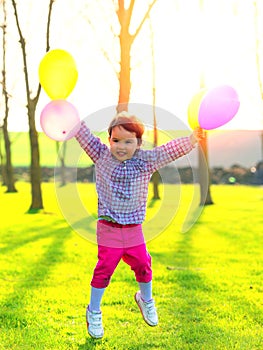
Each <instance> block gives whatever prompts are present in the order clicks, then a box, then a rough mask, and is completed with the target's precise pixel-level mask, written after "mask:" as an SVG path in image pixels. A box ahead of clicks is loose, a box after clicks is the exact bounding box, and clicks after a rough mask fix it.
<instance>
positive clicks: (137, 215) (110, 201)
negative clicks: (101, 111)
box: [76, 112, 202, 338]
mask: <svg viewBox="0 0 263 350" xmlns="http://www.w3.org/2000/svg"><path fill="white" fill-rule="evenodd" d="M143 133H144V125H143V124H142V123H141V121H139V120H138V119H137V118H136V117H135V116H132V115H129V114H128V113H127V112H122V113H120V114H118V115H117V116H116V117H115V118H113V120H112V122H111V123H110V125H109V128H108V134H109V144H110V146H109V147H108V146H106V145H105V144H103V143H102V142H101V140H100V139H99V138H98V137H95V136H94V135H93V134H92V133H91V131H90V130H89V129H88V128H87V126H86V124H85V123H84V122H82V123H81V127H80V130H79V132H78V133H77V135H76V139H77V141H78V142H79V144H80V146H81V147H82V148H83V149H84V151H85V152H86V153H87V154H88V155H89V157H90V158H91V159H92V161H93V162H94V164H95V169H96V190H97V194H98V222H97V242H98V262H97V265H96V267H95V269H94V273H93V277H92V281H91V296H90V302H89V305H88V307H87V311H86V317H87V327H88V333H89V334H90V336H91V337H93V338H102V337H103V334H104V330H103V325H102V313H101V308H100V305H101V300H102V296H103V293H104V291H105V289H106V287H107V286H108V285H109V283H110V280H111V276H112V274H113V272H114V270H115V268H116V267H117V265H118V263H119V262H120V260H121V259H122V260H123V261H124V262H125V263H127V264H128V265H129V266H130V267H131V269H132V270H133V271H134V274H135V277H136V281H137V282H138V285H139V291H138V292H137V293H136V294H135V301H136V303H137V305H138V307H139V309H140V311H141V314H142V317H143V319H144V321H145V322H146V323H147V324H148V325H150V326H156V325H157V324H158V316H157V312H156V308H155V303H154V299H153V298H152V269H151V256H150V254H149V253H148V251H147V249H146V244H145V240H144V236H143V232H142V222H143V221H144V218H145V212H146V202H147V194H148V183H149V181H150V178H151V175H152V174H153V173H154V172H155V171H156V170H157V169H159V168H161V167H163V166H165V165H167V164H168V163H170V162H172V161H174V160H175V159H177V158H179V157H182V156H183V155H185V154H187V153H189V152H190V151H191V150H192V149H193V148H194V145H195V144H196V142H198V141H199V140H200V139H201V138H202V130H201V129H200V128H199V129H196V130H194V132H193V133H192V134H191V135H190V136H189V137H183V138H179V139H175V140H172V141H170V142H168V143H166V144H165V145H162V146H159V147H156V148H154V149H152V150H142V149H141V144H142V135H143Z"/></svg>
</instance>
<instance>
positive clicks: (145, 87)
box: [0, 0, 263, 131]
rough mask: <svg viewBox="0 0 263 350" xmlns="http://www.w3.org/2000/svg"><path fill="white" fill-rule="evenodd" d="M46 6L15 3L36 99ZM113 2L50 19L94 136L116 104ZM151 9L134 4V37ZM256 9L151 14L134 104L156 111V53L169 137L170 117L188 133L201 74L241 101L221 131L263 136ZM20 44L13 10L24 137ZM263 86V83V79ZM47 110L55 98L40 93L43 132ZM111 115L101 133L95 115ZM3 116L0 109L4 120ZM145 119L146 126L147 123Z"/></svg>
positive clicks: (136, 49) (62, 9)
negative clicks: (74, 71) (69, 59)
mask: <svg viewBox="0 0 263 350" xmlns="http://www.w3.org/2000/svg"><path fill="white" fill-rule="evenodd" d="M48 2H49V1H48V0H41V1H37V2H36V1H31V0H17V3H18V5H19V6H18V13H19V16H20V19H21V26H22V31H23V34H24V36H25V38H26V41H27V53H28V57H27V58H28V64H29V67H30V84H31V88H32V91H36V88H37V84H38V67H39V63H40V60H41V59H42V58H43V56H44V54H45V26H46V18H47V10H48V9H47V8H48ZM113 2H114V1H113ZM113 2H112V1H110V0H100V1H96V2H94V1H88V0H86V1H84V0H78V1H75V0H56V2H55V3H54V7H53V14H52V19H51V20H52V26H51V40H50V43H51V49H56V48H62V49H64V50H67V51H68V52H69V53H71V54H72V56H73V57H74V59H75V61H76V64H77V68H78V73H79V78H78V82H77V84H76V86H75V88H74V90H73V92H72V93H71V95H70V96H69V97H68V101H69V102H71V103H73V104H74V105H75V107H76V108H77V109H78V111H79V114H80V117H81V118H86V117H87V116H89V115H90V116H91V118H90V126H91V128H94V129H96V130H101V129H104V128H105V127H106V126H107V123H108V121H109V120H110V119H111V118H112V116H113V115H110V114H111V113H114V110H115V106H116V103H117V101H118V80H117V76H116V69H118V53H119V49H118V39H117V37H116V35H115V36H114V35H112V29H113V31H114V32H115V34H117V33H118V29H119V27H118V21H117V18H116V16H114V12H113V11H114V7H113V6H112V3H113ZM116 2H117V1H115V3H116ZM147 3H148V0H141V1H137V2H136V5H135V8H134V16H133V20H132V23H131V31H133V30H134V28H136V26H137V25H138V23H139V21H140V19H141V17H142V15H143V13H144V11H145V8H146V6H147ZM253 3H254V1H252V0H242V1H241V0H240V1H239V0H220V1H219V0H209V1H208V0H204V11H203V13H201V12H200V10H199V1H198V0H188V1H183V0H166V1H165V2H164V1H161V0H158V1H157V2H156V4H155V6H154V7H153V9H152V12H151V26H152V28H153V38H152V37H151V31H150V25H149V21H147V22H146V24H145V25H144V27H143V28H142V31H141V33H140V35H139V36H138V37H137V39H136V41H135V42H134V46H133V50H132V53H131V58H132V70H131V77H132V90H131V100H130V102H132V103H135V104H136V105H140V104H142V105H144V104H147V105H151V104H152V83H153V76H152V72H153V66H152V59H151V53H152V51H151V50H152V48H153V49H154V53H155V56H154V57H155V62H154V63H155V82H156V105H157V106H158V107H159V110H166V111H168V112H169V113H168V114H167V115H169V118H166V119H165V118H164V117H163V113H161V114H159V115H158V114H157V123H158V126H160V127H161V128H163V129H170V128H171V127H173V123H172V117H171V116H170V113H172V114H173V115H174V116H175V118H179V119H180V120H182V121H183V122H184V123H185V125H186V126H187V125H188V122H187V109H188V106H189V103H190V100H191V99H192V97H193V96H194V95H195V94H196V93H198V91H199V89H200V72H201V70H204V72H205V82H206V87H207V88H208V89H212V88H213V87H215V86H219V85H225V84H227V85H230V86H232V87H233V88H234V89H235V90H236V91H237V93H238V96H239V100H240V108H239V111H238V113H237V114H236V116H235V117H234V118H233V119H232V120H231V121H230V122H229V123H228V124H227V125H225V126H224V127H222V129H227V130H231V129H236V130H238V129H243V130H262V129H263V102H262V100H261V97H260V89H259V83H258V77H257V70H256V53H255V44H256V41H255V21H254V6H253ZM258 3H259V13H260V16H261V17H262V13H263V5H262V4H261V3H262V2H260V1H258ZM21 5H22V6H21ZM234 14H235V15H234ZM87 18H89V20H88V19H87ZM259 23H260V24H259V26H258V31H259V33H261V37H263V20H261V21H259ZM111 28H112V29H111ZM17 39H18V37H17V30H16V27H15V24H14V16H13V12H12V8H11V9H9V11H8V42H9V44H8V52H7V58H8V67H7V69H8V89H9V93H10V95H11V96H12V98H11V99H10V117H9V129H10V130H13V131H25V130H27V129H28V123H27V116H26V110H25V107H24V106H25V93H24V91H25V90H24V80H23V71H22V61H21V51H20V47H19V46H18V44H17ZM104 52H107V56H108V57H109V59H107V58H105V55H104ZM260 55H261V57H262V59H261V61H262V62H263V42H261V43H260ZM262 71H263V63H262ZM261 79H262V81H263V76H262V74H261ZM48 102H50V99H49V97H48V96H47V95H46V94H45V92H44V91H42V92H41V96H40V101H39V104H38V107H37V112H36V123H37V126H38V129H39V130H40V131H41V128H40V126H39V116H40V113H41V111H42V109H43V108H44V107H45V105H46V104H47V103H48ZM105 108H106V111H107V112H108V114H107V116H106V115H105V120H103V122H102V123H101V125H98V121H97V120H96V112H99V111H101V110H104V109H105ZM2 115H3V104H2V103H1V116H0V117H2ZM92 115H93V118H92ZM94 116H95V117H94ZM140 117H141V118H142V119H143V116H140Z"/></svg>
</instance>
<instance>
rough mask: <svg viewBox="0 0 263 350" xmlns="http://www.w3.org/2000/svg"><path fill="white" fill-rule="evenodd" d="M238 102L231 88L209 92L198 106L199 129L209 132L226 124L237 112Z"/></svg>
mask: <svg viewBox="0 0 263 350" xmlns="http://www.w3.org/2000/svg"><path fill="white" fill-rule="evenodd" d="M239 106H240V102H239V99H238V95H237V93H236V91H235V89H233V88H232V87H231V86H228V85H222V86H218V87H216V88H214V89H211V90H209V91H208V92H207V93H206V94H205V96H204V97H203V100H202V102H201V104H200V108H199V114H198V121H199V125H200V127H201V128H203V129H205V130H211V129H215V128H218V127H219V126H222V125H224V124H226V123H228V122H229V121H230V120H231V119H232V118H234V116H235V115H236V113H237V112H238V109H239Z"/></svg>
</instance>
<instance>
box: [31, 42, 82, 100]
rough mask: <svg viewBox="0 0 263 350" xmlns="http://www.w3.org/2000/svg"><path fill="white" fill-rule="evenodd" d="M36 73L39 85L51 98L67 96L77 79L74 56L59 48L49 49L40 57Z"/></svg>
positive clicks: (56, 98)
mask: <svg viewBox="0 0 263 350" xmlns="http://www.w3.org/2000/svg"><path fill="white" fill-rule="evenodd" d="M38 74H39V81H40V84H41V86H42V87H43V89H44V90H45V92H46V93H47V95H48V96H49V97H50V98H51V99H52V100H58V99H65V98H66V97H68V96H69V94H70V93H71V92H72V90H73V89H74V87H75V85H76V83H77V80H78V71H77V67H76V63H75V60H74V58H73V57H72V56H71V54H69V53H68V52H67V51H65V50H61V49H56V50H51V51H49V52H48V53H47V54H46V55H45V56H44V57H43V58H42V60H41V62H40V64H39V70H38Z"/></svg>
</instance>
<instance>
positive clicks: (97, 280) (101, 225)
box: [91, 221, 152, 288]
mask: <svg viewBox="0 0 263 350" xmlns="http://www.w3.org/2000/svg"><path fill="white" fill-rule="evenodd" d="M108 229H109V230H110V232H111V234H112V232H113V231H115V235H116V238H118V241H119V242H120V241H121V239H123V246H122V247H121V246H119V247H113V246H112V245H111V244H110V245H101V244H100V242H99V239H98V262H97V265H96V267H95V269H94V273H93V278H92V281H91V286H92V287H95V288H105V287H107V286H108V285H109V283H110V280H111V276H112V275H113V272H114V271H115V269H116V267H117V265H118V264H119V262H120V260H121V259H122V260H123V261H124V262H125V263H126V264H128V265H129V266H130V267H131V270H133V271H134V274H135V277H136V281H137V282H144V283H148V282H150V281H151V280H152V268H151V256H150V254H149V253H148V251H147V249H146V245H145V243H144V240H143V241H142V242H141V238H140V239H138V240H135V242H138V243H139V242H140V244H138V245H131V244H128V245H127V244H125V242H126V243H127V242H130V241H129V239H128V238H127V237H126V235H129V233H130V230H132V229H133V233H134V232H136V231H137V233H138V235H142V229H141V225H134V226H129V227H127V228H126V226H123V225H118V224H117V225H116V224H112V223H105V222H101V221H99V222H98V227H97V230H98V231H100V232H101V233H102V231H104V232H103V234H107V230H108ZM113 229H114V230H113Z"/></svg>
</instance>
